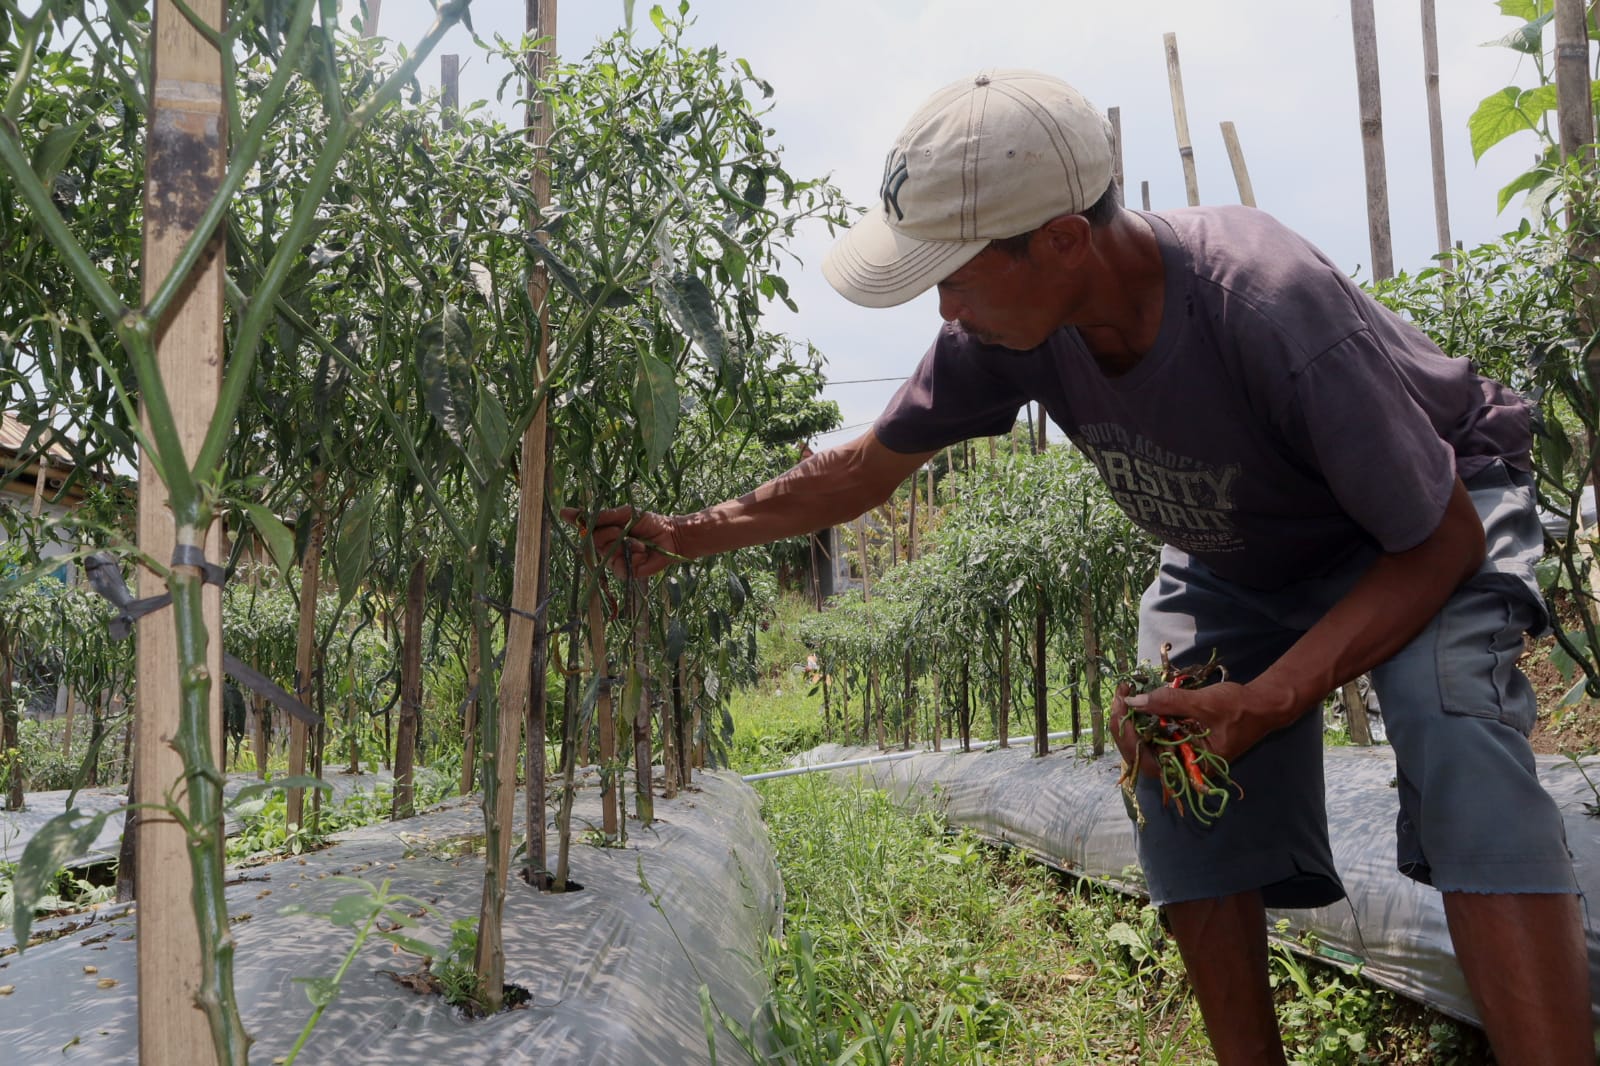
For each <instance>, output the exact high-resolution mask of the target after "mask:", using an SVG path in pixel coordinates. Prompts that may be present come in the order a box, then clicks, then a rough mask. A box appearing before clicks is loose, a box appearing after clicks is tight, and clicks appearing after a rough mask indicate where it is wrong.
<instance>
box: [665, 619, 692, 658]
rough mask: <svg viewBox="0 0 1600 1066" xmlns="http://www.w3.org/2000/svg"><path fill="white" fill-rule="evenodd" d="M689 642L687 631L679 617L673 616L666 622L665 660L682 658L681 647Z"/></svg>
mask: <svg viewBox="0 0 1600 1066" xmlns="http://www.w3.org/2000/svg"><path fill="white" fill-rule="evenodd" d="M688 643H689V632H688V630H686V629H685V628H684V625H683V620H682V619H681V618H674V619H673V620H672V621H670V622H668V623H667V662H669V663H672V662H677V661H678V660H679V659H681V658H683V649H684V647H685V646H686V645H687V644H688Z"/></svg>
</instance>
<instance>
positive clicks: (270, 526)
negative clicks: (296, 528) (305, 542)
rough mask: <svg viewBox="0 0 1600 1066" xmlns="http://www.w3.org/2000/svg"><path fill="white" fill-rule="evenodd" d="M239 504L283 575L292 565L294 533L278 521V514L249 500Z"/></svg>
mask: <svg viewBox="0 0 1600 1066" xmlns="http://www.w3.org/2000/svg"><path fill="white" fill-rule="evenodd" d="M239 506H240V507H241V508H242V509H243V510H244V513H245V514H246V515H247V516H248V517H249V519H250V524H251V525H252V526H254V527H255V530H256V533H257V534H258V535H259V536H260V537H261V539H262V540H263V541H264V542H266V545H267V551H268V552H269V553H271V555H272V561H273V562H275V563H277V564H278V569H279V570H281V571H282V572H283V573H284V574H285V575H287V574H288V573H289V568H290V567H291V566H293V565H294V534H293V533H291V532H289V527H288V526H286V525H284V524H283V523H282V522H280V521H278V516H277V515H275V514H273V513H272V512H271V511H269V510H267V509H266V508H265V507H263V506H261V505H260V504H259V503H253V502H251V501H249V500H241V501H239Z"/></svg>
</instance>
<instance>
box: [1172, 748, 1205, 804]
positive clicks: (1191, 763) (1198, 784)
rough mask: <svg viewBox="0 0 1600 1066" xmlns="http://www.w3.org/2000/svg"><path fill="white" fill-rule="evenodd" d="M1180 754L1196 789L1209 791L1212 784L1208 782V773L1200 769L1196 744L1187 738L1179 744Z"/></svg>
mask: <svg viewBox="0 0 1600 1066" xmlns="http://www.w3.org/2000/svg"><path fill="white" fill-rule="evenodd" d="M1178 755H1179V756H1180V757H1181V758H1182V759H1183V768H1184V770H1186V771H1188V774H1189V780H1190V781H1192V782H1194V787H1195V789H1196V791H1199V792H1205V791H1207V790H1208V789H1209V788H1210V786H1209V785H1207V784H1206V775H1205V774H1204V773H1203V772H1201V770H1200V760H1198V759H1196V758H1195V755H1194V745H1193V744H1190V743H1189V742H1188V741H1187V740H1186V741H1184V742H1183V743H1181V744H1179V745H1178Z"/></svg>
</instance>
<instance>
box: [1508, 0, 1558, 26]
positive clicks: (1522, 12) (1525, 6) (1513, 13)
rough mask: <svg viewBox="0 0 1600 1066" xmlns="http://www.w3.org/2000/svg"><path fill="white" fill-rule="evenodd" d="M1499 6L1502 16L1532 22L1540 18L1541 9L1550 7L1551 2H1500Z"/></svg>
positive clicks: (1516, 0)
mask: <svg viewBox="0 0 1600 1066" xmlns="http://www.w3.org/2000/svg"><path fill="white" fill-rule="evenodd" d="M1497 6H1498V7H1499V8H1500V13H1501V14H1502V15H1507V16H1509V17H1511V18H1514V19H1521V20H1522V21H1524V22H1532V21H1533V20H1534V19H1536V18H1538V17H1539V12H1540V9H1542V8H1545V7H1548V6H1550V5H1549V0H1499V3H1498V5H1497Z"/></svg>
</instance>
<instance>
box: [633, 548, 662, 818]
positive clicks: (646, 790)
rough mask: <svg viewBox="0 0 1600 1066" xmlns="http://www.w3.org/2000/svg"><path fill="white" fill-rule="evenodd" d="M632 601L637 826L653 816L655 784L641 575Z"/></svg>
mask: <svg viewBox="0 0 1600 1066" xmlns="http://www.w3.org/2000/svg"><path fill="white" fill-rule="evenodd" d="M629 584H630V585H631V586H632V588H630V589H629V592H630V594H631V598H632V600H633V608H634V614H633V684H632V687H631V691H630V693H629V694H630V695H631V696H632V697H633V701H632V706H630V707H628V708H627V709H628V710H629V711H630V712H631V713H632V714H633V783H634V789H633V795H634V804H635V807H634V810H635V811H636V813H637V814H638V815H639V824H640V825H649V824H650V823H651V822H653V821H655V818H656V797H655V784H654V780H653V775H652V773H651V771H652V769H653V767H652V766H651V760H650V722H651V715H650V682H649V664H648V662H647V661H646V659H645V655H646V652H647V651H648V649H649V647H650V585H649V583H648V582H647V581H645V580H644V579H642V578H636V579H634V580H633V581H631V582H630V583H629Z"/></svg>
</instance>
